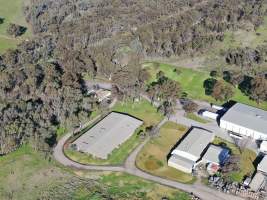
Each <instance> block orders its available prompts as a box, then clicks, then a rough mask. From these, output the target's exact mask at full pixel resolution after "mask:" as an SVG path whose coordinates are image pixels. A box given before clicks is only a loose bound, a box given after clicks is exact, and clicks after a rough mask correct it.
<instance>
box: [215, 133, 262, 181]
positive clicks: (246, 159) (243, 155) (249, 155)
mask: <svg viewBox="0 0 267 200" xmlns="http://www.w3.org/2000/svg"><path fill="white" fill-rule="evenodd" d="M213 144H216V145H223V146H225V147H227V148H229V149H230V151H231V154H232V155H234V156H237V157H238V158H240V159H239V162H238V168H239V170H238V171H233V172H229V173H228V174H226V175H225V177H226V178H229V179H230V180H231V181H236V182H242V181H243V179H244V177H245V176H251V175H252V174H253V173H254V171H255V167H254V165H253V162H254V161H255V159H256V157H257V155H256V153H255V152H253V151H252V150H249V149H247V148H244V149H242V150H240V149H239V148H238V147H237V146H236V145H235V144H233V143H230V142H227V141H226V140H223V139H221V138H219V137H216V138H215V140H214V141H213Z"/></svg>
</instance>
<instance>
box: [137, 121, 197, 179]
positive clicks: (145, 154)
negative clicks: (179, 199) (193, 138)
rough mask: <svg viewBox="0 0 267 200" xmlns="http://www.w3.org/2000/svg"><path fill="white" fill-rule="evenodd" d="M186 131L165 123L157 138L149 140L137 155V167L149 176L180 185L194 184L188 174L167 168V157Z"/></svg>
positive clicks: (170, 123)
mask: <svg viewBox="0 0 267 200" xmlns="http://www.w3.org/2000/svg"><path fill="white" fill-rule="evenodd" d="M186 130H187V127H184V126H182V125H179V124H176V123H174V122H166V123H165V124H164V125H163V126H162V127H161V129H160V135H159V137H157V138H153V139H151V140H150V141H149V142H148V144H146V145H145V146H144V148H143V149H142V151H141V152H140V153H139V155H138V157H137V160H136V164H137V166H138V167H139V168H140V169H142V170H144V171H147V172H149V173H151V174H154V175H157V176H161V177H164V178H168V179H171V180H175V181H179V182H182V183H192V182H194V180H195V179H194V178H193V177H192V176H191V175H190V174H186V173H183V172H181V171H179V170H177V169H174V168H171V167H168V166H167V155H168V154H169V152H170V150H171V149H172V147H173V146H174V145H175V144H176V143H177V141H178V140H179V139H180V138H181V137H182V136H183V135H184V133H185V132H186Z"/></svg>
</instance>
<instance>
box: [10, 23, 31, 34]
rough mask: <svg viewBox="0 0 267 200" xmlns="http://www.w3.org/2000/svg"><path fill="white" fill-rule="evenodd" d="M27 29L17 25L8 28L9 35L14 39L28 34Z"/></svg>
mask: <svg viewBox="0 0 267 200" xmlns="http://www.w3.org/2000/svg"><path fill="white" fill-rule="evenodd" d="M26 30H27V28H26V27H23V26H20V25H17V24H9V25H8V28H7V34H8V35H11V36H13V37H18V36H21V35H23V34H24V33H25V32H26Z"/></svg>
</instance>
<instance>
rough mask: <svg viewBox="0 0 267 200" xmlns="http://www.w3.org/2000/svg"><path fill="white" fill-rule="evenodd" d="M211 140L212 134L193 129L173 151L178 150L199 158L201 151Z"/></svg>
mask: <svg viewBox="0 0 267 200" xmlns="http://www.w3.org/2000/svg"><path fill="white" fill-rule="evenodd" d="M213 139H214V133H211V132H208V131H206V130H203V129H199V128H193V129H192V130H191V131H190V132H189V133H188V135H186V137H185V138H184V139H183V140H182V141H181V143H180V144H179V145H178V146H177V147H176V148H175V149H174V151H175V150H179V151H183V152H186V153H189V154H191V155H194V156H196V157H200V156H201V154H202V152H203V150H204V149H205V148H206V147H207V146H208V144H209V143H210V142H212V140H213Z"/></svg>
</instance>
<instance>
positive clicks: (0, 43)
mask: <svg viewBox="0 0 267 200" xmlns="http://www.w3.org/2000/svg"><path fill="white" fill-rule="evenodd" d="M0 27H1V25H0ZM17 44H18V41H17V40H15V39H12V38H11V39H7V38H4V37H1V35H0V53H3V52H4V51H5V50H7V49H15V48H16V46H17Z"/></svg>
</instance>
